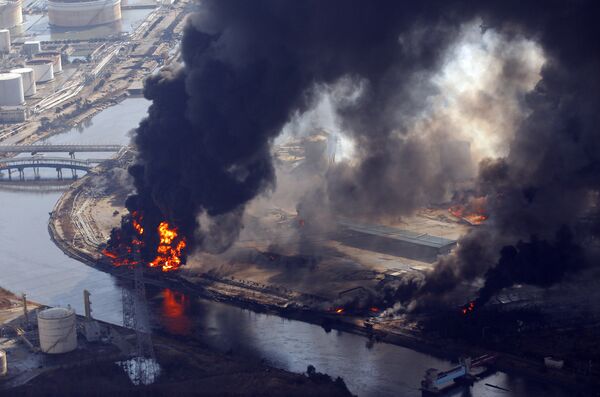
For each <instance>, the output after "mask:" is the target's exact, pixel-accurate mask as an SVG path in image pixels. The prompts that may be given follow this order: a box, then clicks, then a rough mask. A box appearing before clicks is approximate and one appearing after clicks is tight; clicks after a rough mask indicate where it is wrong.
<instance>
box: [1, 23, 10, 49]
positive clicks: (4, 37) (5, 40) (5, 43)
mask: <svg viewBox="0 0 600 397" xmlns="http://www.w3.org/2000/svg"><path fill="white" fill-rule="evenodd" d="M0 52H3V53H9V52H10V30H8V29H0Z"/></svg>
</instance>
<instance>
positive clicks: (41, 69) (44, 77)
mask: <svg viewBox="0 0 600 397" xmlns="http://www.w3.org/2000/svg"><path fill="white" fill-rule="evenodd" d="M25 64H26V65H27V66H28V67H30V68H32V69H33V75H34V76H35V82H36V83H45V82H47V81H52V80H54V66H53V63H52V61H49V60H47V59H32V60H31V61H27V62H25Z"/></svg>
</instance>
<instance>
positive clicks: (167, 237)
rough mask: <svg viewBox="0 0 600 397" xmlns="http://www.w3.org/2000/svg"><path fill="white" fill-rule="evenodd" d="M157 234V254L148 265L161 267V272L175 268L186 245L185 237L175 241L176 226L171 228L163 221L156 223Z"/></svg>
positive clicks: (179, 263) (179, 262)
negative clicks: (158, 238)
mask: <svg viewBox="0 0 600 397" xmlns="http://www.w3.org/2000/svg"><path fill="white" fill-rule="evenodd" d="M158 235H159V237H160V244H158V247H157V248H156V254H157V255H156V258H154V260H153V261H152V262H150V267H161V268H162V270H163V272H168V271H171V270H175V269H177V268H178V267H179V266H180V265H181V257H182V254H183V250H184V249H185V246H186V243H185V238H181V239H179V241H177V236H178V234H177V228H171V227H170V226H169V224H168V223H167V222H164V221H163V222H161V223H160V224H159V225H158ZM175 241H177V242H176V243H175Z"/></svg>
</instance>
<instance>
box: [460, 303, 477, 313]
mask: <svg viewBox="0 0 600 397" xmlns="http://www.w3.org/2000/svg"><path fill="white" fill-rule="evenodd" d="M474 311H475V302H469V304H468V305H466V306H465V307H463V308H462V314H463V316H466V315H467V314H469V313H473V312H474Z"/></svg>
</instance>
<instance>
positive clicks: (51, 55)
mask: <svg viewBox="0 0 600 397" xmlns="http://www.w3.org/2000/svg"><path fill="white" fill-rule="evenodd" d="M35 59H47V60H49V61H52V68H53V70H54V74H59V73H62V60H61V58H60V52H56V51H42V52H38V53H37V54H35Z"/></svg>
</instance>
